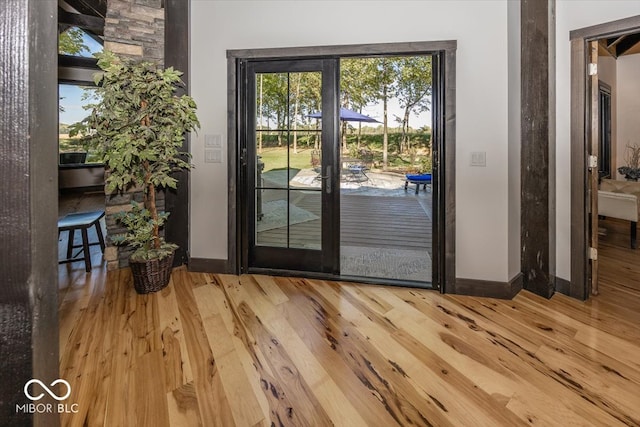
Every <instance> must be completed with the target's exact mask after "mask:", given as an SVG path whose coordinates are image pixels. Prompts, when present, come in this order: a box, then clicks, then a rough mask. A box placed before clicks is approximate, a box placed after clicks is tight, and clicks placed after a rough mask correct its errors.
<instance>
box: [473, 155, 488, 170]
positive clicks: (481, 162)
mask: <svg viewBox="0 0 640 427" xmlns="http://www.w3.org/2000/svg"><path fill="white" fill-rule="evenodd" d="M471 166H481V167H485V166H487V153H486V151H474V152H472V153H471Z"/></svg>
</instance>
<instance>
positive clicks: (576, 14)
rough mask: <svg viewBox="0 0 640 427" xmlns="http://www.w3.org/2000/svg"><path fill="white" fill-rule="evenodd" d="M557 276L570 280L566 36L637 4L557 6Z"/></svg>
mask: <svg viewBox="0 0 640 427" xmlns="http://www.w3.org/2000/svg"><path fill="white" fill-rule="evenodd" d="M556 13H557V15H556V103H557V104H556V107H557V115H556V118H557V122H556V154H557V157H556V173H557V175H556V182H557V187H556V189H557V191H556V201H557V215H556V221H557V222H556V230H557V235H556V251H557V252H556V257H557V258H556V261H557V262H556V266H557V268H556V274H557V276H558V277H561V278H563V279H566V280H570V279H571V177H570V175H571V155H570V151H571V143H570V135H571V114H570V113H571V86H570V82H571V74H570V73H571V45H570V42H569V32H570V31H572V30H576V29H580V28H584V27H589V26H592V25H596V24H602V23H605V22H610V21H615V20H618V19H622V18H627V17H630V16H635V15H640V1H626V0H606V1H604V0H601V1H595V0H593V1H576V0H557V2H556Z"/></svg>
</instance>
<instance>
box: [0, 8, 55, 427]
mask: <svg viewBox="0 0 640 427" xmlns="http://www.w3.org/2000/svg"><path fill="white" fill-rule="evenodd" d="M57 7H58V5H57V2H53V1H40V0H9V1H6V0H5V1H2V2H0V64H2V73H1V74H0V80H1V82H0V99H1V100H2V115H1V116H0V140H1V141H0V188H1V191H0V235H1V236H2V244H1V245H0V260H1V261H0V262H1V263H2V280H1V282H2V284H1V286H0V325H1V327H0V354H1V355H2V356H1V357H0V384H1V386H0V424H3V425H12V426H14V425H15V426H18V425H20V426H27V425H36V426H57V425H59V415H58V414H57V413H55V412H52V413H46V412H45V413H42V414H37V413H36V414H30V413H29V411H25V410H19V409H18V408H17V407H16V405H24V404H28V403H31V401H30V400H29V399H27V397H26V396H25V394H24V391H23V388H24V386H25V384H26V383H27V381H29V380H30V379H32V378H37V379H39V380H41V381H42V382H43V383H45V384H51V382H52V381H54V380H56V379H57V378H58V376H59V373H58V286H57V284H58V282H57V276H58V275H57V271H58V265H57V226H56V222H57V212H58V175H57V156H58V146H57V143H58V142H57V141H58V138H57V132H56V129H57V122H58V111H57V107H58V100H57V93H58V92H57V87H58V85H57V34H58V33H57ZM40 392H41V391H36V392H35V393H38V394H39V393H40ZM37 403H44V404H52V405H54V404H57V403H58V402H57V401H55V400H53V399H52V398H51V397H50V396H49V395H48V394H46V393H45V397H43V398H42V399H41V400H39V401H38V402H37Z"/></svg>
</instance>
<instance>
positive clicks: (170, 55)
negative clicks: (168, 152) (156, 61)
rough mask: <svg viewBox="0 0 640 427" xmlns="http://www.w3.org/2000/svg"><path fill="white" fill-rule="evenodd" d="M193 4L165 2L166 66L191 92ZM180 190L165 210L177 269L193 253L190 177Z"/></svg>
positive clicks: (182, 175) (181, 176) (181, 180)
mask: <svg viewBox="0 0 640 427" xmlns="http://www.w3.org/2000/svg"><path fill="white" fill-rule="evenodd" d="M189 5H190V2H189V1H185V0H165V2H164V7H165V33H164V49H165V52H164V64H165V66H166V67H174V68H175V69H177V70H180V71H182V72H183V73H184V74H183V75H182V80H184V82H185V84H186V87H185V88H184V90H185V93H188V92H189ZM189 145H190V144H189V137H188V135H187V138H186V139H185V141H184V145H183V146H182V151H184V152H187V153H188V152H189ZM176 177H177V179H178V188H177V189H176V190H167V192H166V195H165V209H166V210H167V212H171V216H170V217H169V220H168V221H167V224H166V226H165V237H166V239H167V241H169V242H173V243H176V244H177V245H178V246H179V248H178V250H177V251H176V256H175V258H174V261H173V263H174V266H178V265H181V264H184V263H186V262H187V261H188V250H189V173H188V172H178V173H177V174H176Z"/></svg>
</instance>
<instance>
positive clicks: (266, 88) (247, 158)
mask: <svg viewBox="0 0 640 427" xmlns="http://www.w3.org/2000/svg"><path fill="white" fill-rule="evenodd" d="M338 69H339V66H338V60H337V59H310V60H300V59H297V60H295V61H293V60H269V61H250V60H247V61H243V62H241V64H240V70H239V71H240V76H241V78H242V79H243V80H244V85H243V88H244V90H243V91H241V93H240V101H241V102H240V111H241V120H240V129H239V134H240V151H241V152H240V161H241V165H240V166H241V167H240V177H239V178H240V183H241V188H242V190H241V191H242V192H243V193H244V195H245V197H244V198H243V200H244V203H243V204H242V206H240V209H241V218H242V220H241V225H240V226H241V228H242V230H241V231H242V236H243V242H242V246H243V248H246V249H245V250H243V251H242V254H241V259H242V270H243V271H245V272H247V271H251V270H252V269H253V270H256V269H272V270H298V271H306V272H321V273H329V274H338V273H339V260H340V254H339V249H340V245H339V241H340V236H339V230H340V228H339V227H338V226H336V224H339V218H340V212H339V209H340V208H339V206H340V188H339V185H340V181H339V179H340V169H339V168H336V165H338V161H339V145H338V144H339V127H338V120H339V118H338V84H339V82H338V81H339V75H338V72H339V71H338ZM317 112H321V118H320V119H318V118H312V117H310V115H311V113H317Z"/></svg>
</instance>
